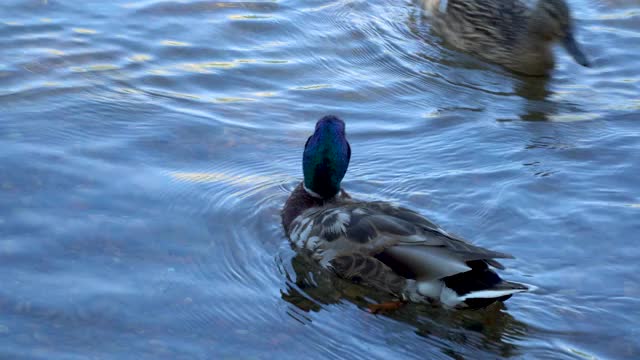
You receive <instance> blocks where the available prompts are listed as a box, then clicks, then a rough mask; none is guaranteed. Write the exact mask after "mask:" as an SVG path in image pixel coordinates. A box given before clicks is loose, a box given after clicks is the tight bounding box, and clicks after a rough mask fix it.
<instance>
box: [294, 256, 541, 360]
mask: <svg viewBox="0 0 640 360" xmlns="http://www.w3.org/2000/svg"><path fill="white" fill-rule="evenodd" d="M286 272H287V274H286V275H287V288H286V289H284V290H281V297H282V299H283V300H285V301H286V302H288V303H290V304H291V305H293V307H292V308H290V309H289V310H288V314H289V316H291V317H292V318H294V319H295V320H297V321H299V322H301V323H303V324H310V323H311V322H312V321H313V320H312V316H311V315H310V313H321V312H322V311H323V310H324V311H331V310H330V306H331V305H336V304H341V303H345V302H347V303H351V304H353V305H355V306H357V307H358V308H360V309H361V310H362V311H363V312H367V314H365V315H366V316H383V317H386V318H389V319H393V320H395V321H398V322H401V323H404V324H406V325H408V326H409V327H411V328H413V331H414V332H415V334H417V335H419V336H421V337H424V338H426V339H427V340H428V339H435V340H437V343H436V345H437V346H441V349H440V350H441V351H442V352H443V353H445V354H447V355H448V356H452V357H453V358H464V356H463V355H461V354H459V352H460V351H461V349H462V348H461V347H459V346H455V347H450V346H446V342H449V343H455V344H457V345H462V346H464V348H465V349H467V350H470V351H476V350H477V351H482V352H486V354H487V355H488V356H499V357H513V356H518V355H519V354H520V351H519V349H518V346H517V345H516V344H515V342H516V341H518V340H519V339H526V338H527V337H528V335H529V332H530V331H529V329H528V326H527V325H526V324H525V323H523V322H521V321H518V320H517V319H515V318H514V317H513V316H511V315H510V314H509V313H507V312H506V311H505V309H506V305H505V304H504V303H501V302H496V303H494V304H492V305H491V306H489V307H487V308H484V309H480V310H466V311H450V310H446V309H443V308H434V307H432V306H430V305H426V304H409V305H406V306H404V307H402V308H400V309H397V310H394V311H384V312H379V313H377V314H376V315H372V314H370V308H369V306H370V305H371V304H377V303H382V302H386V301H389V300H391V299H392V298H391V297H390V296H389V295H388V294H386V293H383V292H379V291H372V290H371V289H370V288H367V287H365V286H361V285H359V284H354V283H352V282H350V281H346V280H344V279H341V278H339V277H336V276H335V275H332V274H331V273H330V272H328V271H326V270H324V269H322V268H320V267H319V266H318V265H317V264H315V262H314V261H313V260H311V259H309V258H308V257H307V256H305V255H302V254H298V255H296V256H295V257H293V259H292V260H291V267H287V271H286ZM290 272H291V273H290ZM505 338H509V339H510V340H509V341H505ZM443 341H444V342H443ZM454 348H455V349H454Z"/></svg>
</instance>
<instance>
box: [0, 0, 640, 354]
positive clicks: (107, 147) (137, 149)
mask: <svg viewBox="0 0 640 360" xmlns="http://www.w3.org/2000/svg"><path fill="white" fill-rule="evenodd" d="M570 2H571V5H572V6H573V9H574V13H575V15H576V20H577V27H578V36H577V37H578V39H579V41H580V42H581V43H582V44H583V47H584V50H585V52H586V53H587V54H588V56H589V57H590V59H591V61H592V63H593V65H594V66H593V68H582V67H580V66H579V65H577V64H575V63H574V62H572V60H571V58H570V57H569V56H568V55H567V54H566V53H564V52H563V51H562V50H561V49H558V67H557V69H556V71H555V72H554V74H553V78H552V79H549V80H544V79H539V78H526V77H521V76H518V75H514V74H512V73H510V72H507V71H505V70H503V69H501V68H499V67H496V66H494V65H490V64H487V63H484V62H482V61H479V60H477V59H474V58H472V57H470V56H467V55H464V54H461V53H459V52H456V51H454V50H452V49H450V48H448V47H446V46H445V45H443V44H442V42H441V41H440V40H439V38H438V37H437V36H435V35H433V34H432V33H431V32H430V30H429V23H428V21H427V20H425V19H424V18H423V17H422V14H421V10H420V6H419V3H418V2H417V1H391V0H376V1H364V0H362V1H360V0H357V1H347V0H338V1H329V0H308V1H264V2H216V1H206V0H205V1H192V0H189V1H154V0H149V1H138V2H136V1H133V2H132V1H124V0H114V1H107V2H105V1H84V2H79V1H71V0H60V1H58V0H5V1H3V4H2V12H1V13H0V48H1V49H2V50H1V51H0V114H1V115H0V146H1V148H2V153H0V188H1V191H0V269H1V271H0V283H1V284H2V286H0V357H1V358H11V359H21V358H24V359H52V358H60V359H74V358H78V359H79V358H83V359H84V358H99V359H104V358H114V359H122V358H135V359H159V358H163V359H176V358H181V359H192V358H202V359H209V358H233V359H271V358H279V359H294V358H295V359H298V358H300V356H304V357H306V358H315V359H327V358H335V359H348V358H353V359H356V358H363V357H364V356H365V355H366V357H369V358H380V359H388V358H397V359H405V358H406V359H412V358H428V359H440V358H442V359H444V358H454V359H462V358H469V359H479V358H522V359H543V358H553V359H584V358H586V359H594V358H597V359H609V358H610V359H613V358H616V359H635V358H638V356H640V343H639V341H638V337H639V336H640V300H639V298H640V277H639V276H638V268H637V262H638V258H640V250H639V247H638V245H637V244H636V243H637V240H638V234H639V233H640V221H639V220H638V219H640V185H639V184H640V182H638V176H639V173H638V168H639V166H640V152H638V149H639V148H640V131H639V130H638V119H639V117H640V111H639V110H640V95H639V94H640V71H639V70H638V66H637V57H638V54H640V41H639V40H640V5H639V4H638V2H637V1H634V0H616V1H614V0H608V1H605V0H599V1H598V0H573V1H570ZM328 113H332V114H336V115H339V116H341V117H343V118H344V119H345V120H346V122H347V130H348V136H349V139H350V141H351V145H352V149H353V157H352V161H351V164H352V165H351V168H350V170H349V172H348V174H347V176H346V178H345V181H344V186H345V187H346V188H347V189H348V190H349V191H350V192H351V193H352V194H353V195H355V196H357V197H360V198H365V199H382V200H389V201H395V202H397V203H400V204H402V205H404V206H408V207H411V208H414V209H416V210H418V211H420V212H422V213H423V214H425V215H427V216H429V217H430V218H431V219H433V220H434V221H436V222H437V223H439V224H440V225H441V226H443V227H444V228H446V229H447V230H449V231H451V232H454V233H457V234H459V235H461V236H463V237H466V238H468V239H470V240H472V241H473V242H474V243H476V244H479V245H481V246H485V247H488V248H491V249H495V250H498V251H504V252H508V253H512V254H514V255H515V256H516V259H515V260H510V261H507V262H506V263H505V264H506V265H507V266H508V269H507V270H506V271H504V272H503V274H504V276H505V277H507V278H509V279H511V280H514V281H521V282H525V283H529V284H533V285H535V286H537V287H538V288H539V289H538V290H537V291H535V292H534V293H530V294H524V295H520V296H515V297H514V298H512V299H511V300H509V301H508V302H507V303H506V305H505V306H504V307H500V306H495V307H492V308H489V309H486V310H483V311H472V312H454V313H452V312H447V311H444V310H441V309H431V308H428V307H425V306H408V307H406V308H404V309H402V310H400V311H398V312H396V313H394V314H390V315H388V316H375V315H371V314H369V313H367V312H366V310H365V309H366V308H365V305H366V303H367V302H368V301H372V299H374V298H375V294H373V295H372V294H369V293H368V292H366V291H363V289H361V288H358V287H354V286H350V285H349V284H346V283H344V282H341V281H340V280H337V279H335V278H332V277H327V276H325V275H324V274H322V273H318V272H317V271H315V270H314V269H313V268H312V267H310V266H309V264H306V263H305V262H304V261H303V260H302V259H299V258H298V257H295V254H294V252H293V251H292V250H291V249H290V247H289V245H288V243H287V240H286V239H285V238H284V235H283V232H282V230H281V228H280V219H279V211H280V208H281V206H282V204H283V202H284V200H285V199H286V197H287V194H288V192H289V191H290V190H291V189H292V188H293V187H294V186H295V185H296V183H297V182H298V181H299V180H300V177H301V165H300V160H301V159H300V158H301V153H302V147H303V145H304V142H305V140H306V137H307V136H308V135H309V134H310V132H311V131H312V129H313V125H314V123H315V121H316V120H317V119H318V118H319V117H321V116H323V115H325V114H328ZM634 264H635V265H634Z"/></svg>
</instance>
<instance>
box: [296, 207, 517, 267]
mask: <svg viewBox="0 0 640 360" xmlns="http://www.w3.org/2000/svg"><path fill="white" fill-rule="evenodd" d="M292 229H293V230H292V232H291V240H292V242H294V244H295V245H297V246H298V247H300V248H306V249H308V250H310V251H311V252H312V253H314V255H316V256H315V257H316V258H317V259H318V260H320V261H321V262H322V263H324V264H325V265H328V263H329V262H330V261H331V260H332V259H333V258H335V257H336V256H339V255H347V254H353V253H361V254H365V255H367V256H374V257H376V258H378V259H379V260H381V261H382V262H384V263H385V264H386V265H388V266H389V267H391V268H392V269H394V270H395V271H397V272H398V273H400V274H403V276H405V277H407V278H420V279H424V280H428V279H439V278H443V277H446V276H450V275H455V274H459V273H462V272H466V271H469V270H471V267H470V266H469V265H468V264H467V263H468V262H469V261H475V260H481V261H484V262H486V263H487V264H489V265H491V266H493V267H496V268H499V269H503V268H504V267H503V266H502V265H501V264H500V263H498V262H497V261H496V260H494V259H497V258H513V256H511V255H509V254H505V253H502V252H497V251H492V250H488V249H485V248H482V247H479V246H475V245H473V244H470V243H469V242H467V241H465V240H463V239H462V238H459V237H457V236H454V235H451V234H449V233H447V232H445V231H444V230H443V229H442V228H440V227H439V226H437V225H436V224H434V223H433V222H431V221H429V220H428V219H427V218H425V217H424V216H422V215H420V214H418V213H417V212H415V211H412V210H409V209H406V208H402V207H399V206H395V205H394V204H391V203H388V202H360V201H349V202H342V203H336V204H327V205H325V206H323V207H321V208H314V209H310V210H309V211H307V212H305V213H303V215H302V216H301V217H300V218H297V219H296V220H294V222H293V224H292Z"/></svg>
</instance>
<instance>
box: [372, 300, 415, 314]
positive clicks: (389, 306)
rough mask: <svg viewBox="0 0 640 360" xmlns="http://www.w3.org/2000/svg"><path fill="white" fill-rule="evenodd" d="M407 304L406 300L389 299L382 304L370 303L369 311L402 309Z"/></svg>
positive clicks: (381, 311) (377, 312)
mask: <svg viewBox="0 0 640 360" xmlns="http://www.w3.org/2000/svg"><path fill="white" fill-rule="evenodd" d="M405 304H406V302H404V301H387V302H383V303H380V304H369V305H367V307H368V308H369V312H370V313H372V314H380V313H385V312H390V311H395V310H398V309H400V308H401V307H403V306H404V305H405Z"/></svg>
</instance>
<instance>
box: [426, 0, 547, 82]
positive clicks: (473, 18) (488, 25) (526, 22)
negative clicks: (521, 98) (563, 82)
mask: <svg viewBox="0 0 640 360" xmlns="http://www.w3.org/2000/svg"><path fill="white" fill-rule="evenodd" d="M423 1H424V3H423V4H424V7H425V8H426V10H427V11H428V13H429V14H430V21H431V24H432V27H433V29H434V31H435V32H436V33H438V34H439V35H440V36H442V37H443V38H444V40H445V41H446V42H447V43H449V44H450V45H451V46H453V47H455V48H458V49H460V50H463V51H466V52H469V53H471V54H473V55H476V56H479V57H481V58H484V59H486V60H489V61H491V62H494V63H497V64H500V65H503V66H505V67H507V68H510V69H512V70H514V71H517V72H521V73H527V74H532V75H540V74H546V73H548V72H549V71H550V70H551V69H552V68H553V66H554V59H553V53H552V51H551V49H550V47H551V42H549V41H543V39H542V38H540V37H535V36H531V33H530V22H531V21H532V19H533V15H534V10H533V9H532V8H530V7H529V6H527V5H526V4H525V3H524V2H522V1H520V0H449V1H448V2H447V4H446V10H445V11H441V9H440V5H441V4H440V1H439V0H423ZM542 1H544V0H542ZM443 7H444V6H443Z"/></svg>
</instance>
